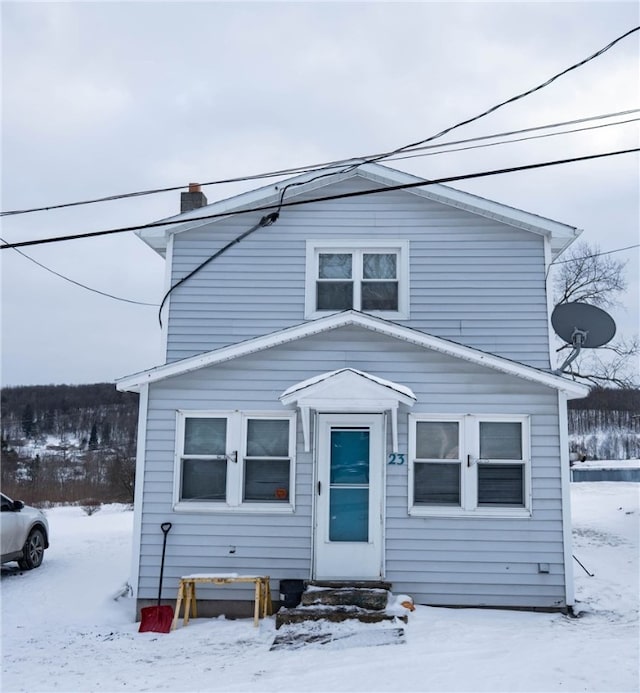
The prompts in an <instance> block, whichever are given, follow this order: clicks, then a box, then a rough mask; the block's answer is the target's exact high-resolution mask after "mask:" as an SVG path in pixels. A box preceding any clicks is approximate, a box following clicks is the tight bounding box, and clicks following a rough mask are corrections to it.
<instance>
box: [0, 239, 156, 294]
mask: <svg viewBox="0 0 640 693" xmlns="http://www.w3.org/2000/svg"><path fill="white" fill-rule="evenodd" d="M0 241H2V242H3V243H6V241H5V240H4V238H2V237H1V236H0ZM14 250H15V251H16V253H18V254H20V255H22V257H24V258H26V259H27V260H29V261H30V262H33V264H34V265H38V267H42V269H43V270H46V271H47V272H50V273H51V274H54V275H55V276H56V277H60V279H64V280H65V281H66V282H69V283H70V284H74V285H75V286H79V287H80V288H81V289H86V290H87V291H92V292H93V293H94V294H100V295H101V296H106V297H107V298H112V299H114V300H115V301H123V302H124V303H134V304H135V305H138V306H153V307H157V305H158V304H157V303H145V302H144V301H134V300H133V299H130V298H122V297H121V296H114V295H113V294H110V293H107V292H106V291H100V290H99V289H94V288H93V287H91V286H87V285H86V284H82V283H81V282H77V281H76V280H75V279H71V277H67V276H66V275H64V274H61V273H60V272H56V271H55V270H54V269H51V267H47V266H46V265H43V264H42V263H41V262H38V260H36V259H35V258H32V257H31V256H30V255H27V254H26V253H23V252H22V251H21V250H18V248H14Z"/></svg>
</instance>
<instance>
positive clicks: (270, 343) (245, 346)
mask: <svg viewBox="0 0 640 693" xmlns="http://www.w3.org/2000/svg"><path fill="white" fill-rule="evenodd" d="M351 325H353V326H356V327H362V328H364V329H367V330H371V331H372V332H378V333H380V334H383V335H386V336H388V337H392V338H394V339H399V340H402V341H405V342H409V343H410V344H415V345H416V346H419V347H422V348H424V349H430V350H433V351H437V352H439V353H442V354H446V355H448V356H452V357H453V358H458V359H463V360H465V361H469V362H470V363H474V364H476V365H478V366H485V367H487V368H492V369H493V370H496V371H499V372H501V373H506V374H507V375H514V376H516V377H518V378H523V379H525V380H530V381H531V382H534V383H538V384H540V385H545V386H547V387H552V388H555V389H556V390H560V391H562V392H564V393H566V394H567V395H568V396H569V397H586V396H587V394H588V393H589V388H588V387H586V386H585V385H580V384H579V383H575V382H573V381H571V380H567V379H566V378H562V377H560V376H558V375H554V374H552V373H550V372H548V371H543V370H540V369H538V368H532V367H531V366H525V365H523V364H521V363H518V362H516V361H510V360H509V359H505V358H502V357H500V356H494V355H493V354H488V353H486V352H484V351H480V350H479V349H473V348H471V347H468V346H463V345H462V344H457V343H456V342H451V341H449V340H446V339H442V338H441V337H434V336H432V335H429V334H426V333H424V332H420V331H418V330H414V329H411V328H409V327H404V326H401V325H396V324H395V323H393V322H391V321H389V320H384V319H382V318H377V317H373V316H371V315H366V314H365V313H359V312H358V311H355V310H347V311H344V312H342V313H336V314H335V315H329V316H327V317H323V318H318V319H317V320H312V321H310V322H305V323H302V324H300V325H295V326H294V327H287V328H285V329H283V330H278V331H277V332H273V333H271V334H267V335H263V336H261V337H254V338H253V339H248V340H246V341H244V342H240V343H238V344H232V345H230V346H227V347H222V348H221V349H216V350H214V351H208V352H205V353H203V354H199V355H198V356H192V357H190V358H186V359H182V360H180V361H174V362H172V363H168V364H165V365H164V366H157V367H156V368H151V369H150V370H147V371H142V372H141V373H136V374H134V375H130V376H127V377H124V378H120V379H119V380H117V381H116V387H117V388H118V390H129V391H133V392H135V391H138V390H139V389H140V388H141V387H142V386H143V385H145V384H148V383H154V382H158V381H160V380H164V379H165V378H171V377H174V376H178V375H182V374H184V373H189V372H191V371H196V370H199V369H200V368H206V367H207V366H213V365H216V364H218V363H223V362H224V361H231V360H233V359H236V358H239V357H241V356H248V355H250V354H255V353H258V352H260V351H264V350H265V349H270V348H271V347H274V346H278V345H280V344H287V343H289V342H294V341H296V340H298V339H303V338H305V337H310V336H312V335H316V334H322V333H324V332H329V331H330V330H335V329H337V328H340V327H347V326H351Z"/></svg>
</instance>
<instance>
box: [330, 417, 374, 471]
mask: <svg viewBox="0 0 640 693" xmlns="http://www.w3.org/2000/svg"><path fill="white" fill-rule="evenodd" d="M329 481H330V483H331V484H368V483H369V431H368V430H363V431H353V430H352V431H337V430H332V431H331V470H330V479H329Z"/></svg>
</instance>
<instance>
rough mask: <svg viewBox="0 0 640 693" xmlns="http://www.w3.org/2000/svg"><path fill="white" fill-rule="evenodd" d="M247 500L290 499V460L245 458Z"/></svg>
mask: <svg viewBox="0 0 640 693" xmlns="http://www.w3.org/2000/svg"><path fill="white" fill-rule="evenodd" d="M244 500H245V501H275V502H280V503H287V502H288V501H289V460H245V461H244Z"/></svg>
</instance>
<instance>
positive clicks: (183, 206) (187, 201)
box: [180, 183, 207, 214]
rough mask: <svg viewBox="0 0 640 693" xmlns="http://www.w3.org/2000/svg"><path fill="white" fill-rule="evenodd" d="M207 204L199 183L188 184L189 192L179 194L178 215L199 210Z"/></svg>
mask: <svg viewBox="0 0 640 693" xmlns="http://www.w3.org/2000/svg"><path fill="white" fill-rule="evenodd" d="M206 204H207V198H206V197H205V194H204V193H203V192H202V190H201V188H200V184H199V183H189V192H183V193H180V214H182V213H183V212H190V211H191V210H192V209H200V207H204V206H205V205H206Z"/></svg>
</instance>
